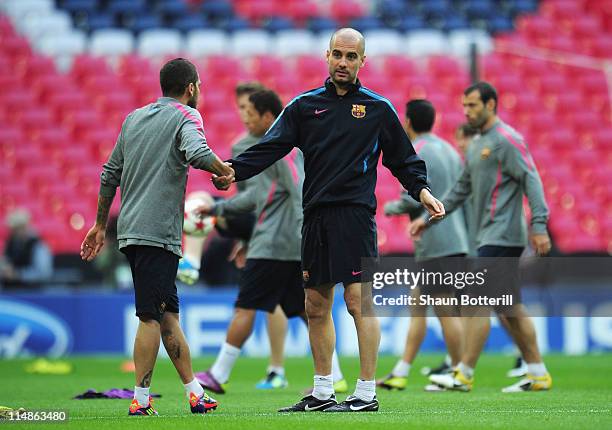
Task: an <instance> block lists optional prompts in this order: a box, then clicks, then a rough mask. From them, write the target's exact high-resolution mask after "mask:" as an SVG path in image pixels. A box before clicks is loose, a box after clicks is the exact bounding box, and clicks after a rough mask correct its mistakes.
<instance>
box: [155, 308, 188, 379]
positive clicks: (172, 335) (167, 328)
mask: <svg viewBox="0 0 612 430" xmlns="http://www.w3.org/2000/svg"><path fill="white" fill-rule="evenodd" d="M161 336H162V341H163V342H164V348H166V351H167V352H168V356H170V360H172V364H174V368H175V369H176V371H177V372H178V374H179V377H180V378H181V381H183V384H188V383H190V382H191V381H193V378H194V375H193V367H192V365H191V353H190V351H189V345H188V344H187V340H186V339H185V335H184V334H183V330H182V329H181V326H180V324H179V314H177V313H173V312H164V317H163V319H162V323H161Z"/></svg>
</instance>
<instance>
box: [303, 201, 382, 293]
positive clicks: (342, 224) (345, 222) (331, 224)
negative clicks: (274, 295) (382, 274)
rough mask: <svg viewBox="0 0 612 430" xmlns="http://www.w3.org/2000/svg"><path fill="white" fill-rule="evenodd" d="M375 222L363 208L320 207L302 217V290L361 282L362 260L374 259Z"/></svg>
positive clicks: (371, 213)
mask: <svg viewBox="0 0 612 430" xmlns="http://www.w3.org/2000/svg"><path fill="white" fill-rule="evenodd" d="M377 257H378V244H377V235H376V220H375V218H374V213H373V212H372V210H370V209H368V208H367V207H365V206H360V205H348V206H346V205H345V206H321V207H318V208H315V209H313V210H312V211H311V212H309V213H308V214H307V215H305V216H304V224H303V226H302V276H303V279H304V286H305V287H306V288H312V287H317V286H320V285H325V284H330V283H331V284H336V283H339V282H342V283H343V284H345V285H347V284H352V283H355V282H366V281H371V279H362V270H363V269H362V267H361V263H362V261H361V259H362V258H377Z"/></svg>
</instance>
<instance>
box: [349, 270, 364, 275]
mask: <svg viewBox="0 0 612 430" xmlns="http://www.w3.org/2000/svg"><path fill="white" fill-rule="evenodd" d="M351 273H352V275H353V276H357V275H361V274H362V273H363V270H360V271H359V272H355V271H354V270H353V271H352V272H351Z"/></svg>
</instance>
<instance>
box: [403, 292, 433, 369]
mask: <svg viewBox="0 0 612 430" xmlns="http://www.w3.org/2000/svg"><path fill="white" fill-rule="evenodd" d="M417 296H418V295H417ZM425 312H426V308H425V307H423V306H417V305H415V306H411V307H410V326H409V327H408V335H407V336H406V346H405V348H404V355H403V356H402V361H404V362H405V363H408V364H412V362H413V361H414V358H415V357H416V356H417V354H418V352H419V349H420V348H421V344H422V343H423V339H425V332H426V329H427V320H426V318H425Z"/></svg>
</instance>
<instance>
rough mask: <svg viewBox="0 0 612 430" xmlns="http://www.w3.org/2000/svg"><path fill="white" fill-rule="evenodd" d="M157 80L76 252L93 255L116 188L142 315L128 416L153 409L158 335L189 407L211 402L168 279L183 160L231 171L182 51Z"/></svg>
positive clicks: (177, 233)
mask: <svg viewBox="0 0 612 430" xmlns="http://www.w3.org/2000/svg"><path fill="white" fill-rule="evenodd" d="M160 84H161V89H162V94H163V95H164V97H161V98H160V99H158V100H157V101H156V102H154V103H151V104H149V105H147V106H145V107H143V108H140V109H136V110H135V111H134V112H132V113H131V114H129V115H128V117H127V118H126V120H125V121H124V123H123V127H122V129H121V133H120V134H119V138H118V139H117V143H116V145H115V148H114V149H113V152H112V154H111V156H110V159H109V160H108V162H107V163H106V164H105V165H104V170H103V172H102V175H101V180H100V182H101V186H100V194H99V196H98V214H97V217H96V223H95V225H94V226H93V227H92V228H91V229H90V230H89V232H88V233H87V236H86V237H85V240H84V241H83V243H82V245H81V258H83V259H84V260H87V261H91V260H93V259H94V258H95V257H96V255H97V254H98V252H99V251H100V249H101V248H102V246H103V245H104V237H105V234H106V224H107V221H108V213H109V211H110V207H111V204H112V202H113V198H114V196H115V191H116V189H117V187H121V209H120V212H119V221H118V223H119V224H118V238H119V247H120V248H121V249H122V251H123V252H124V253H125V254H126V256H127V257H128V260H129V262H130V266H131V269H132V277H133V280H134V292H135V296H136V315H137V316H138V318H139V319H140V322H139V326H138V332H137V334H136V338H135V341H134V364H135V367H136V370H135V375H136V387H135V390H134V391H135V394H134V400H133V402H132V405H131V406H130V410H129V414H130V415H157V412H156V411H155V410H154V409H153V407H152V406H151V403H150V400H149V386H150V383H151V378H152V375H153V368H154V365H155V359H156V358H157V354H158V350H159V341H160V337H161V339H162V340H163V343H164V347H165V348H166V351H167V352H168V355H169V356H170V359H171V360H172V363H173V364H174V367H175V368H176V370H177V372H178V374H179V376H180V378H181V380H182V382H183V384H184V386H185V392H186V395H187V397H188V399H189V404H190V407H191V411H192V412H193V413H206V412H208V411H209V410H211V409H215V408H216V407H217V402H216V401H214V400H213V399H211V398H210V397H208V395H207V394H206V393H204V390H203V389H202V387H201V386H200V384H199V383H198V381H197V379H195V377H194V374H193V370H192V367H191V358H190V354H189V345H188V344H187V342H186V340H185V336H184V334H183V331H182V330H181V327H180V325H179V315H178V311H179V310H178V296H177V292H176V286H175V284H174V280H175V278H176V270H177V266H178V259H179V256H180V255H181V247H180V246H181V236H182V225H183V213H184V211H183V206H184V197H185V185H186V183H187V171H188V169H189V166H190V165H191V166H193V167H195V168H198V169H202V170H207V171H209V172H213V173H215V174H217V175H230V176H231V175H233V169H231V168H230V167H229V166H228V165H226V164H225V163H223V162H222V161H221V160H219V158H218V157H217V156H216V155H215V154H214V153H213V152H212V151H211V149H210V148H209V147H208V145H207V144H206V138H205V137H204V127H203V124H202V118H201V116H200V114H199V113H198V111H197V110H196V109H195V107H196V105H197V102H198V97H199V94H200V79H199V76H198V72H197V70H196V68H195V66H194V65H193V64H192V63H190V62H189V61H187V60H184V59H182V58H177V59H174V60H172V61H169V62H168V63H166V64H165V65H164V66H163V68H162V69H161V71H160ZM160 335H161V336H160Z"/></svg>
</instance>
